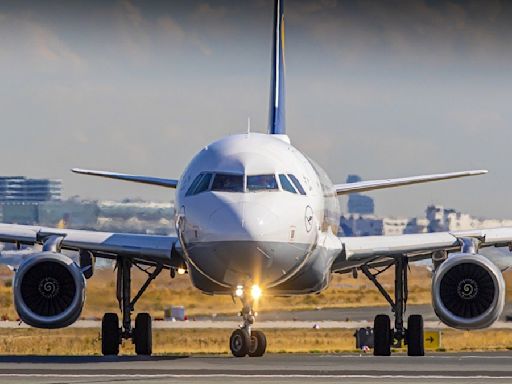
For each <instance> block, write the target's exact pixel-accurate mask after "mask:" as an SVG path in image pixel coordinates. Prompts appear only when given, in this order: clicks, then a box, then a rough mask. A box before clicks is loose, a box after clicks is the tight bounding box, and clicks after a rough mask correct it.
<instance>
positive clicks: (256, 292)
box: [251, 284, 261, 300]
mask: <svg viewBox="0 0 512 384" xmlns="http://www.w3.org/2000/svg"><path fill="white" fill-rule="evenodd" d="M251 296H252V298H253V299H254V300H258V299H259V298H260V297H261V288H260V287H259V286H258V285H256V284H255V285H253V286H252V288H251Z"/></svg>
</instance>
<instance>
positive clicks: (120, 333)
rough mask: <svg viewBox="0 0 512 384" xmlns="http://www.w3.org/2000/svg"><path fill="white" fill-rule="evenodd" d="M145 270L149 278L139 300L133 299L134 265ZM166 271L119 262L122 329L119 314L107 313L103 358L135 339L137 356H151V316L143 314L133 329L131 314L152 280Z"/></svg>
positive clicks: (130, 262) (118, 297)
mask: <svg viewBox="0 0 512 384" xmlns="http://www.w3.org/2000/svg"><path fill="white" fill-rule="evenodd" d="M134 265H135V266H136V267H137V268H139V269H141V270H142V271H144V272H145V273H146V274H147V275H148V278H147V280H146V282H145V283H144V284H143V285H142V286H141V288H140V289H139V291H138V292H137V294H136V295H135V297H134V298H133V299H132V298H131V268H132V266H134ZM161 271H162V266H161V265H160V266H156V267H155V269H154V270H153V271H152V272H149V271H148V270H145V269H142V268H141V267H139V266H138V265H137V264H134V263H133V262H132V260H130V259H129V258H126V257H119V258H118V260H117V300H118V302H119V307H120V309H121V313H122V322H121V327H119V317H118V316H117V313H105V315H104V316H103V319H102V321H101V353H102V354H103V355H118V354H119V345H121V343H122V341H123V340H126V339H131V340H132V342H133V344H135V352H136V353H137V355H148V356H149V355H151V353H152V350H153V342H152V329H151V316H150V315H149V314H148V313H139V314H137V316H136V317H135V327H133V328H132V323H131V315H132V312H133V310H134V308H135V303H137V301H138V300H139V298H140V297H141V296H142V294H143V293H144V291H145V290H146V289H147V287H148V286H149V284H150V283H151V281H153V280H154V279H155V278H156V277H157V276H158V275H159V274H160V272H161Z"/></svg>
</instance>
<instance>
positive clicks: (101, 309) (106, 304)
mask: <svg viewBox="0 0 512 384" xmlns="http://www.w3.org/2000/svg"><path fill="white" fill-rule="evenodd" d="M504 277H505V280H506V282H507V287H508V288H507V298H512V272H506V273H505V274H504ZM144 278H145V275H144V274H143V273H142V272H141V271H139V270H137V269H135V268H134V270H133V284H132V286H133V291H135V289H136V288H138V287H139V286H140V285H142V283H143V281H144ZM379 278H380V281H381V282H382V283H383V285H384V286H385V287H386V289H388V290H389V291H390V292H391V291H392V290H393V288H394V282H393V271H392V270H388V271H387V272H385V273H383V274H382V275H381V276H379ZM11 284H12V275H11V273H10V271H8V270H7V268H1V267H0V318H4V319H10V320H16V319H17V318H18V316H17V314H16V312H15V310H14V305H13V300H12V288H11ZM430 284H431V277H430V272H429V271H428V270H427V269H426V268H424V267H418V266H414V267H412V268H411V272H410V273H409V301H408V303H409V304H430V302H431V301H430V300H431V293H430V288H431V287H430ZM172 305H183V306H185V308H186V313H187V315H188V316H190V317H193V316H198V315H207V316H210V315H214V314H237V313H238V311H239V310H240V307H241V306H240V303H239V302H236V304H235V303H233V300H232V299H231V297H229V296H207V295H204V294H202V293H201V292H199V291H198V290H197V289H195V288H194V287H193V286H192V284H191V282H190V279H189V277H188V275H183V276H177V277H176V278H175V279H171V278H170V277H169V275H168V274H167V273H166V272H165V271H164V272H162V274H161V275H160V276H159V277H158V278H157V279H156V280H155V281H154V282H153V283H152V284H151V285H150V287H149V288H148V290H147V291H146V293H145V294H144V295H143V296H142V298H141V299H140V300H139V302H138V303H137V306H136V311H137V312H150V313H151V314H152V315H153V316H154V317H155V318H161V317H163V311H164V308H166V307H169V306H172ZM376 305H387V303H386V301H385V300H384V298H383V297H382V295H381V294H380V293H379V292H378V291H377V289H376V288H375V287H374V286H373V284H372V283H371V282H369V281H368V280H367V279H366V277H364V276H360V277H359V278H358V279H354V278H353V277H352V275H351V274H350V275H349V274H347V275H334V276H333V278H332V281H331V284H330V285H329V288H327V289H326V290H324V291H323V292H321V293H320V294H312V295H301V296H292V297H266V296H263V297H262V299H261V300H260V303H259V305H258V307H257V308H256V310H257V311H258V312H265V311H274V310H282V311H291V310H306V309H318V308H343V307H358V306H376ZM112 311H114V312H117V311H118V304H117V301H116V294H115V272H113V271H112V270H111V269H102V270H97V271H96V273H95V275H94V276H93V277H92V278H91V279H90V280H88V282H87V294H86V302H85V306H84V310H83V312H82V318H86V319H91V318H97V319H98V318H101V316H102V315H103V313H105V312H112ZM343 320H344V319H343Z"/></svg>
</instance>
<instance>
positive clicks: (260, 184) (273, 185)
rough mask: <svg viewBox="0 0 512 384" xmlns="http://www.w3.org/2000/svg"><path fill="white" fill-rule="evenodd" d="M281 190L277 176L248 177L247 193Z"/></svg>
mask: <svg viewBox="0 0 512 384" xmlns="http://www.w3.org/2000/svg"><path fill="white" fill-rule="evenodd" d="M277 189H279V188H278V186H277V181H276V177H275V175H255V176H247V191H249V192H257V191H272V190H277Z"/></svg>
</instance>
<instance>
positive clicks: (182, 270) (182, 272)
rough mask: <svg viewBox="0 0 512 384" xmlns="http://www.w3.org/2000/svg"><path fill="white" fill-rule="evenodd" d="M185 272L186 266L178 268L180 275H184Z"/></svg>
mask: <svg viewBox="0 0 512 384" xmlns="http://www.w3.org/2000/svg"><path fill="white" fill-rule="evenodd" d="M185 272H186V271H185V268H178V275H184V274H185Z"/></svg>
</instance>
